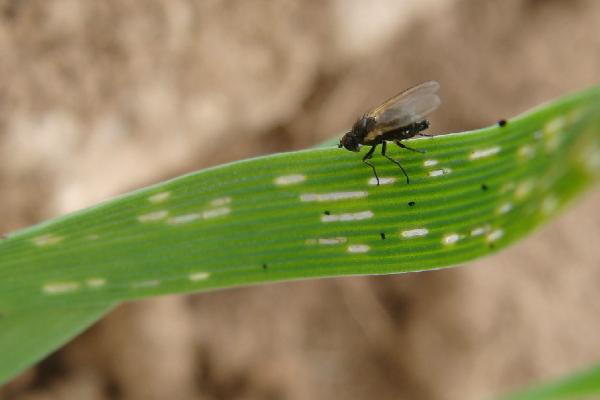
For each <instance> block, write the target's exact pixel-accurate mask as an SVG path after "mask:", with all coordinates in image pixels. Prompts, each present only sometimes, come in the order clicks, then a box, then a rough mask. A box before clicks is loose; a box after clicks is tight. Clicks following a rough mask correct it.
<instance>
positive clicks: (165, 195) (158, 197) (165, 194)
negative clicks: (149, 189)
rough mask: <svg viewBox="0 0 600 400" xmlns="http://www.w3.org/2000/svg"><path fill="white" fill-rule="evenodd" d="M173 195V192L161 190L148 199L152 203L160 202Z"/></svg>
mask: <svg viewBox="0 0 600 400" xmlns="http://www.w3.org/2000/svg"><path fill="white" fill-rule="evenodd" d="M170 196H171V192H161V193H156V194H153V195H152V196H150V197H148V201H149V202H150V203H155V204H156V203H160V202H162V201H165V200H166V199H168V198H169V197H170Z"/></svg>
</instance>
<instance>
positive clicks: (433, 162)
mask: <svg viewBox="0 0 600 400" xmlns="http://www.w3.org/2000/svg"><path fill="white" fill-rule="evenodd" d="M437 164H438V160H425V161H423V165H424V166H425V167H433V166H434V165H437Z"/></svg>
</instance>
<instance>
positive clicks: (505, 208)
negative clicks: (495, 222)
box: [496, 202, 513, 214]
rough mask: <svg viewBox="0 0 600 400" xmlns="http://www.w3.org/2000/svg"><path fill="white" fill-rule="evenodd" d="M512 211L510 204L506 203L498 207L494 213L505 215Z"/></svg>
mask: <svg viewBox="0 0 600 400" xmlns="http://www.w3.org/2000/svg"><path fill="white" fill-rule="evenodd" d="M512 209H513V205H512V203H510V202H508V203H504V204H502V205H501V206H500V207H498V209H497V210H496V212H497V213H498V214H506V213H508V212H510V211H511V210H512Z"/></svg>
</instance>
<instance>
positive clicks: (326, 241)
mask: <svg viewBox="0 0 600 400" xmlns="http://www.w3.org/2000/svg"><path fill="white" fill-rule="evenodd" d="M346 241H347V239H346V238H345V237H342V236H340V237H333V238H318V239H317V240H316V242H317V243H318V244H325V245H328V244H341V243H346Z"/></svg>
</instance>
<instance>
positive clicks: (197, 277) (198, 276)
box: [188, 272, 210, 282]
mask: <svg viewBox="0 0 600 400" xmlns="http://www.w3.org/2000/svg"><path fill="white" fill-rule="evenodd" d="M209 277H210V274H209V273H208V272H193V273H191V274H189V276H188V278H189V279H190V281H192V282H198V281H204V280H206V279H208V278H209Z"/></svg>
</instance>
